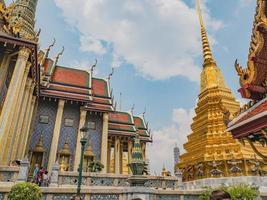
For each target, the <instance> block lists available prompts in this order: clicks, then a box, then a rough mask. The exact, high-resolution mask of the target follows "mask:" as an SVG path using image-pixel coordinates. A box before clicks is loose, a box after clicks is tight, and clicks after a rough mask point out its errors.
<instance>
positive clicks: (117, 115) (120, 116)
mask: <svg viewBox="0 0 267 200" xmlns="http://www.w3.org/2000/svg"><path fill="white" fill-rule="evenodd" d="M109 121H110V122H118V123H122V124H134V122H133V120H132V117H131V115H130V113H127V112H114V113H109Z"/></svg>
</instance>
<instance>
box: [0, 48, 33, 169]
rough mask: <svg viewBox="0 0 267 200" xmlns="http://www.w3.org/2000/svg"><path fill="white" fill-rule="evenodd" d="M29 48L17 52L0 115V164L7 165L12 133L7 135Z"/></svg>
mask: <svg viewBox="0 0 267 200" xmlns="http://www.w3.org/2000/svg"><path fill="white" fill-rule="evenodd" d="M29 55H30V50H29V49H27V48H21V49H20V51H19V54H18V58H17V61H16V65H15V68H14V71H13V75H12V78H11V82H10V84H9V88H8V91H7V95H6V99H5V103H4V105H3V108H2V112H1V116H0V144H1V145H0V164H1V165H7V164H8V163H9V160H8V158H9V155H8V150H9V149H11V146H10V144H11V140H12V137H13V136H12V135H9V130H10V127H11V123H12V121H13V115H14V113H15V112H17V111H16V110H15V108H16V105H17V99H18V95H19V94H20V89H21V83H22V80H23V75H24V72H25V68H26V65H27V60H28V58H29Z"/></svg>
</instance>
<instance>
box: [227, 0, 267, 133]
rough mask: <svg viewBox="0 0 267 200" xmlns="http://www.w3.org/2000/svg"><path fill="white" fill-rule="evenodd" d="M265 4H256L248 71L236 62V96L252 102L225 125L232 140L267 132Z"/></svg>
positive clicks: (266, 25)
mask: <svg viewBox="0 0 267 200" xmlns="http://www.w3.org/2000/svg"><path fill="white" fill-rule="evenodd" d="M266 8H267V1H265V0H257V8H256V14H255V20H254V24H253V29H252V36H251V43H250V48H249V55H248V62H247V63H248V64H247V68H246V69H243V68H242V67H241V66H240V65H239V64H238V63H237V62H236V64H235V68H236V70H237V72H238V75H239V77H240V85H241V88H240V89H239V92H240V93H241V95H242V97H243V98H248V99H251V101H250V102H249V104H248V105H245V106H244V108H243V109H241V112H240V113H239V115H238V116H237V117H236V118H235V119H234V120H233V121H232V122H230V123H229V124H228V130H229V131H231V132H232V134H233V136H234V137H235V138H242V137H247V136H249V135H252V134H256V133H257V132H260V131H261V130H262V129H266V128H267V115H266V112H267V101H266V94H267V31H266V30H267V9H266Z"/></svg>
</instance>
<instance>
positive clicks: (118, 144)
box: [115, 137, 121, 174]
mask: <svg viewBox="0 0 267 200" xmlns="http://www.w3.org/2000/svg"><path fill="white" fill-rule="evenodd" d="M120 157H121V142H120V138H119V137H116V138H115V174H120V173H121V158H120Z"/></svg>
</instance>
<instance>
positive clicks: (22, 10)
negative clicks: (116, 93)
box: [0, 0, 152, 174]
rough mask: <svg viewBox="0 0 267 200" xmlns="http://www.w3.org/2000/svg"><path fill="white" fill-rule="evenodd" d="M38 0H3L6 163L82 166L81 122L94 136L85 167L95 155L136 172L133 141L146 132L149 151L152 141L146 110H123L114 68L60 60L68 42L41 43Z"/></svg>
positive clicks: (2, 139)
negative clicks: (99, 69) (106, 70)
mask: <svg viewBox="0 0 267 200" xmlns="http://www.w3.org/2000/svg"><path fill="white" fill-rule="evenodd" d="M37 2H38V0H27V1H26V0H16V1H14V2H13V3H12V4H10V5H8V6H7V5H6V4H5V2H4V1H3V0H0V165H1V166H8V165H9V164H10V163H12V162H13V161H14V160H22V159H28V160H29V162H30V165H31V170H30V174H32V173H31V171H32V170H33V168H34V165H35V164H39V166H42V167H45V168H46V169H48V171H49V173H50V172H51V170H52V166H53V165H54V164H55V163H58V164H59V166H60V170H61V171H77V169H78V165H79V161H80V155H81V144H80V129H81V128H82V127H83V126H84V125H86V126H87V127H88V129H89V137H88V142H87V146H86V151H85V155H84V163H85V165H87V166H84V171H87V170H88V169H87V168H88V165H89V163H90V162H91V161H93V160H98V161H101V163H102V164H103V165H104V169H103V170H102V173H116V174H130V173H131V172H130V170H129V167H128V164H129V162H130V161H131V155H132V149H133V141H132V138H133V137H136V136H137V135H138V136H139V138H140V145H141V147H142V153H143V157H144V158H145V155H146V144H147V142H152V139H151V137H150V132H149V131H148V126H147V123H146V122H145V119H144V116H143V115H142V116H134V115H133V113H128V112H125V111H117V110H116V108H115V107H116V106H115V103H114V101H113V99H114V97H113V95H112V89H111V87H110V79H111V75H112V74H110V75H109V76H108V78H98V77H95V76H94V74H93V69H94V68H95V66H96V64H95V65H93V66H92V67H91V70H79V69H75V68H71V67H66V66H60V65H59V64H58V62H59V59H60V57H61V56H62V54H63V52H64V48H63V49H62V51H60V52H59V53H58V54H57V55H56V56H55V57H54V58H53V57H51V55H50V51H51V48H53V46H55V41H53V43H52V44H51V45H50V46H49V47H48V48H47V49H45V50H40V49H39V33H40V32H35V13H36V7H37Z"/></svg>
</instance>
